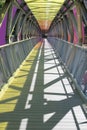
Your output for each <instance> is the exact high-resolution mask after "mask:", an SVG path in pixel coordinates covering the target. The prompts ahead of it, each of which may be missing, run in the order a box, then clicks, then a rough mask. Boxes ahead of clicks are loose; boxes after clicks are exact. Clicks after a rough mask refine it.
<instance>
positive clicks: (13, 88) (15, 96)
mask: <svg viewBox="0 0 87 130" xmlns="http://www.w3.org/2000/svg"><path fill="white" fill-rule="evenodd" d="M40 46H41V42H39V43H38V44H37V45H36V46H35V47H34V48H33V50H32V51H31V52H30V54H29V55H28V56H27V58H26V59H25V61H24V62H23V63H22V65H21V66H20V68H19V69H18V70H17V71H16V72H15V73H14V75H13V77H11V78H10V80H9V81H8V84H6V85H5V86H6V87H3V90H2V93H3V94H1V97H0V130H6V129H7V128H6V127H7V125H8V123H9V120H11V119H10V117H11V116H12V115H10V114H11V113H12V112H13V111H14V110H15V107H16V103H17V102H18V101H19V98H20V95H21V93H22V90H23V87H24V86H25V82H26V80H27V78H28V75H29V72H30V71H31V67H32V65H33V63H34V61H35V58H36V57H37V55H38V52H39V48H40ZM6 88H7V90H6ZM4 91H5V92H4ZM2 95H3V96H2ZM6 114H7V115H6ZM8 116H9V117H8ZM7 117H8V118H9V120H7ZM12 130H13V129H12ZM15 130H16V129H15Z"/></svg>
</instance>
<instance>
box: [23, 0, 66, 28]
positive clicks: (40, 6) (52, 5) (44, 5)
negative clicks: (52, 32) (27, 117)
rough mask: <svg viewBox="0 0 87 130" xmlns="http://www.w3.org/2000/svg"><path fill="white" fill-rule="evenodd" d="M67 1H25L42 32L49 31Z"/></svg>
mask: <svg viewBox="0 0 87 130" xmlns="http://www.w3.org/2000/svg"><path fill="white" fill-rule="evenodd" d="M64 1H65V0H25V2H26V3H27V5H28V7H29V8H30V9H31V11H32V13H33V14H34V16H35V17H36V19H37V21H38V23H39V25H40V27H41V29H42V30H47V29H48V28H49V26H50V24H51V22H52V20H53V19H54V17H55V16H56V14H57V13H58V11H59V9H60V8H61V6H62V4H63V3H64Z"/></svg>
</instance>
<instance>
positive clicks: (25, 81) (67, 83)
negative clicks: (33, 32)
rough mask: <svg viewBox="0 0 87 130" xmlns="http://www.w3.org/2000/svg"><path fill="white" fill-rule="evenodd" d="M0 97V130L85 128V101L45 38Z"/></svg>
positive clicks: (77, 129)
mask: <svg viewBox="0 0 87 130" xmlns="http://www.w3.org/2000/svg"><path fill="white" fill-rule="evenodd" d="M5 87H8V88H7V90H6V91H5V93H3V95H2V97H1V99H0V130H86V129H87V115H86V113H85V111H84V109H83V106H84V103H83V101H82V100H81V99H80V96H79V95H78V93H77V91H76V90H73V87H72V84H71V80H70V78H69V75H68V73H67V72H66V71H65V70H64V66H63V65H62V63H61V61H60V59H58V58H57V57H56V55H55V52H54V50H53V48H52V47H51V45H50V44H49V43H48V41H47V40H46V39H45V40H44V42H39V43H38V44H37V45H36V46H35V47H34V49H33V50H32V52H31V53H30V54H29V55H28V56H27V58H26V59H25V61H24V62H23V63H22V65H21V66H20V68H19V69H18V70H17V71H16V72H15V73H14V75H13V77H12V78H11V79H10V80H9V82H8V84H7V85H6V86H5Z"/></svg>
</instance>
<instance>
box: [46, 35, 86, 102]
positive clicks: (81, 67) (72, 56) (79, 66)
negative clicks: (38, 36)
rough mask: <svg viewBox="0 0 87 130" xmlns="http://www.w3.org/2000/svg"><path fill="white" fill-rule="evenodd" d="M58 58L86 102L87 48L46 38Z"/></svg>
mask: <svg viewBox="0 0 87 130" xmlns="http://www.w3.org/2000/svg"><path fill="white" fill-rule="evenodd" d="M48 41H49V42H50V43H51V45H52V47H53V48H54V50H55V53H56V55H57V56H58V57H60V59H61V61H62V63H63V64H64V66H65V68H66V70H67V71H68V73H69V74H70V77H71V78H72V80H73V81H74V83H75V86H76V88H77V89H78V91H79V93H80V94H81V96H82V97H83V98H84V99H85V100H87V48H84V47H80V46H77V45H73V44H72V43H69V42H66V41H63V40H61V39H58V38H51V37H49V38H48Z"/></svg>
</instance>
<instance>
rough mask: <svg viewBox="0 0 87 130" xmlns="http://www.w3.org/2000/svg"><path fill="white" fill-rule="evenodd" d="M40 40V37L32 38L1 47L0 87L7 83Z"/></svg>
mask: <svg viewBox="0 0 87 130" xmlns="http://www.w3.org/2000/svg"><path fill="white" fill-rule="evenodd" d="M38 41H39V39H38V38H31V39H27V40H22V41H20V42H15V43H11V44H7V45H4V46H1V47H0V89H2V86H3V85H4V84H5V83H7V81H8V79H9V78H10V77H11V76H12V75H13V73H14V72H15V71H16V69H17V68H18V67H19V66H20V64H21V63H22V62H23V60H24V59H25V58H26V56H27V55H28V54H29V52H30V51H31V50H32V48H33V47H34V46H35V44H37V42H38Z"/></svg>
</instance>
